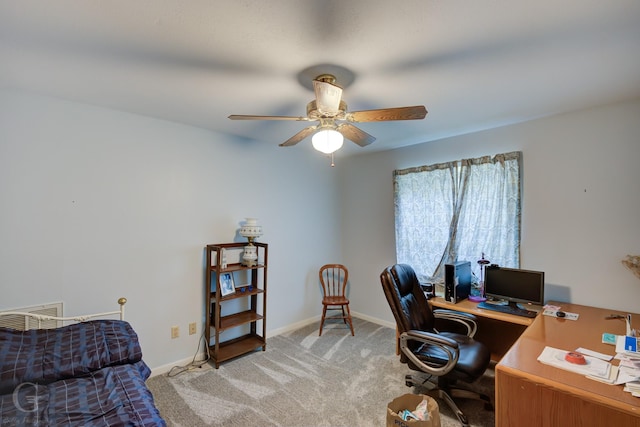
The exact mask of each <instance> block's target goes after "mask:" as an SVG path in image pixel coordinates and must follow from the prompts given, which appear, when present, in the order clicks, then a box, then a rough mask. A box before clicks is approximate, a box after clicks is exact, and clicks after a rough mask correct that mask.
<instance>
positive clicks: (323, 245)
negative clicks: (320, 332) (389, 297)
mask: <svg viewBox="0 0 640 427" xmlns="http://www.w3.org/2000/svg"><path fill="white" fill-rule="evenodd" d="M639 118H640V100H638V101H636V102H630V103H624V104H617V105H612V106H608V107H602V108H597V109H592V110H588V111H583V112H577V113H572V114H565V115H561V116H556V117H551V118H546V119H540V120H536V121H533V122H529V123H524V124H519V125H514V126H509V127H504V128H500V129H494V130H490V131H485V132H479V133H475V134H470V135H465V136H460V137H456V138H450V139H446V140H442V141H437V142H433V143H426V144H422V145H420V146H414V147H407V148H403V149H398V150H394V151H391V152H386V153H374V154H366V155H362V156H358V157H353V158H346V159H342V158H338V159H336V167H335V168H331V167H329V162H328V160H327V159H326V158H325V157H323V156H320V155H319V154H318V153H317V152H315V151H313V150H312V149H311V148H310V144H300V145H298V146H296V148H295V149H283V148H279V147H278V146H277V143H278V141H274V143H273V144H264V143H258V142H255V141H246V140H240V139H234V138H232V137H229V136H225V135H221V134H217V133H214V132H209V131H205V130H202V129H196V128H193V127H188V126H183V125H179V124H175V123H169V122H165V121H161V120H155V119H151V118H147V117H141V116H137V115H132V114H127V113H123V112H117V111H112V110H108V109H103V108H98V107H93V106H89V105H83V104H77V103H72V102H66V101H62V100H55V99H49V98H44V97H38V96H34V95H30V94H25V93H20V92H12V91H0V206H1V209H0V242H1V243H2V244H1V245H0V295H1V298H0V309H6V308H15V307H20V306H25V305H33V304H40V303H47V302H53V301H63V302H64V304H65V312H66V314H68V315H74V314H84V313H88V312H96V311H98V312H99V311H108V310H112V309H114V308H115V307H116V303H115V302H116V300H117V298H118V297H120V296H126V297H127V298H128V299H129V303H128V304H127V318H128V320H129V321H130V322H131V323H132V324H133V326H134V328H135V329H136V331H137V332H138V334H139V335H140V339H141V342H142V346H143V351H144V357H145V360H146V361H147V363H149V365H150V366H151V367H152V368H156V367H161V366H165V365H169V366H171V364H172V363H173V362H175V361H179V360H183V359H187V358H191V357H192V356H193V354H194V353H195V351H196V346H197V337H196V336H192V337H189V336H188V335H186V333H187V325H188V323H190V322H193V321H198V322H202V320H203V316H204V314H203V313H204V304H203V295H204V290H203V282H204V270H203V265H204V261H203V257H204V252H203V248H204V246H205V245H206V244H207V243H218V242H225V241H233V240H235V239H236V230H237V228H238V223H239V221H241V220H242V219H243V218H244V217H246V216H255V217H257V218H259V219H260V222H261V224H262V225H263V226H264V230H265V235H264V236H263V237H262V238H261V239H260V240H261V241H264V242H268V243H269V245H270V253H269V298H268V322H267V329H268V330H269V331H275V330H281V329H283V328H286V327H288V326H289V325H292V324H295V323H297V322H303V321H306V320H308V319H311V318H313V317H315V316H317V315H318V314H319V312H320V303H319V289H318V284H317V271H318V268H319V267H320V265H322V264H324V263H326V262H344V263H345V264H346V265H347V266H348V267H349V270H350V277H351V295H350V296H351V301H352V310H354V311H356V312H359V313H361V314H364V315H366V316H370V317H371V318H374V319H380V320H382V321H385V322H392V321H393V319H392V316H391V312H390V310H389V308H388V305H387V303H386V301H385V300H384V296H383V294H382V290H381V287H380V280H379V274H380V272H381V271H382V269H383V268H384V267H386V266H387V265H390V264H393V263H394V262H395V246H394V245H395V242H394V225H393V187H392V172H393V170H394V169H397V168H405V167H410V166H416V165H421V164H431V163H436V162H442V161H448V160H454V159H459V158H463V157H475V156H480V155H485V154H495V153H499V152H505V151H512V150H522V151H523V157H524V169H523V175H524V194H523V215H522V220H523V223H522V233H523V234H522V266H523V268H532V269H541V270H544V271H545V272H546V273H547V282H548V285H549V286H548V292H547V295H548V297H549V298H558V299H561V300H564V301H572V302H576V303H581V304H589V305H596V306H601V307H609V308H618V309H622V310H629V311H635V312H640V307H639V304H638V303H637V301H640V281H639V280H638V279H637V278H636V277H635V276H634V275H633V274H632V273H631V272H629V271H628V270H627V269H626V268H624V267H623V266H622V265H621V263H620V260H621V259H623V258H624V257H625V256H626V255H627V254H638V253H640V227H639V226H638V218H639V217H640V215H639V214H638V213H639V212H640V192H639V191H638V182H640V168H638V166H637V162H638V160H639V159H640V143H639V140H638V135H640V121H639V120H638V119H639ZM427 120H428V118H427ZM585 190H586V192H585ZM173 325H178V326H180V329H181V337H180V338H178V339H175V340H172V339H170V328H171V326H173ZM201 328H202V326H201V324H199V325H198V334H200V332H201Z"/></svg>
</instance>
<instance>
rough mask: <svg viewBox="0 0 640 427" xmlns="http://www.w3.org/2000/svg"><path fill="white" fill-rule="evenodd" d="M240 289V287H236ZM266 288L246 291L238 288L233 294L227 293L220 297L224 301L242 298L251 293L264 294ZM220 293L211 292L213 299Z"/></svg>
mask: <svg viewBox="0 0 640 427" xmlns="http://www.w3.org/2000/svg"><path fill="white" fill-rule="evenodd" d="M236 289H239V288H236ZM263 293H264V290H263V289H256V288H254V289H253V290H251V291H245V292H241V291H238V290H236V291H235V293H233V294H231V295H225V296H223V297H220V302H222V301H228V300H232V299H236V298H242V297H249V296H251V295H258V294H263ZM217 295H218V294H217V293H216V292H211V299H216V298H217V297H218V296H217Z"/></svg>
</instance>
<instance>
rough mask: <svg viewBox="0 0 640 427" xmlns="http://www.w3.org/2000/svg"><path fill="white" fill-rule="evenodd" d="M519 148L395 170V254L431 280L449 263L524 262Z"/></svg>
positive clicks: (515, 264) (436, 279) (516, 264)
mask: <svg viewBox="0 0 640 427" xmlns="http://www.w3.org/2000/svg"><path fill="white" fill-rule="evenodd" d="M520 159H521V153H520V152H512V153H506V154H498V155H496V156H494V157H490V156H485V157H481V158H477V159H464V160H460V161H455V162H449V163H440V164H436V165H431V166H420V167H416V168H410V169H402V170H396V171H394V175H393V176H394V203H395V221H396V259H397V262H398V263H405V264H409V265H411V266H412V267H413V268H414V270H415V271H416V272H417V273H418V274H419V275H420V276H421V277H422V278H423V279H424V280H428V281H434V282H441V281H443V276H444V264H448V263H452V262H454V261H456V260H459V261H462V260H464V261H471V267H472V269H473V270H474V272H475V273H476V276H478V277H479V276H480V274H479V271H480V269H479V266H478V264H477V263H476V261H477V260H478V259H480V257H481V256H482V254H483V253H484V254H485V257H486V258H487V259H489V260H490V261H491V263H493V264H499V265H501V266H504V267H513V268H519V267H520Z"/></svg>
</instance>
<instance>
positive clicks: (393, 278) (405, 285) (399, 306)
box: [380, 264, 434, 333]
mask: <svg viewBox="0 0 640 427" xmlns="http://www.w3.org/2000/svg"><path fill="white" fill-rule="evenodd" d="M380 281H381V282H382V289H383V290H384V294H385V296H386V297H387V302H388V303H389V306H390V307H391V311H392V312H393V316H394V317H395V319H396V325H397V327H398V332H400V333H402V332H407V331H409V330H412V329H413V330H419V331H426V332H433V331H434V317H433V312H432V311H431V307H430V306H429V302H428V301H427V297H425V295H424V292H423V291H422V288H421V287H420V282H419V281H418V277H417V276H416V273H415V271H414V270H413V268H412V267H411V266H409V265H407V264H395V265H392V266H390V267H387V268H385V269H384V270H383V271H382V273H381V274H380Z"/></svg>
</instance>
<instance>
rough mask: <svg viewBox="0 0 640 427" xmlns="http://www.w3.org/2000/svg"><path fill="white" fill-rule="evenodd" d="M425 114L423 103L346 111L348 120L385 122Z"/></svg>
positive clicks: (418, 116)
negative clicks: (410, 105)
mask: <svg viewBox="0 0 640 427" xmlns="http://www.w3.org/2000/svg"><path fill="white" fill-rule="evenodd" d="M426 115H427V109H426V108H425V107H424V105H416V106H413V107H398V108H381V109H379V110H364V111H352V112H351V113H347V116H346V119H347V120H348V121H350V122H386V121H390V120H420V119H424V118H425V116H426Z"/></svg>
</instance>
